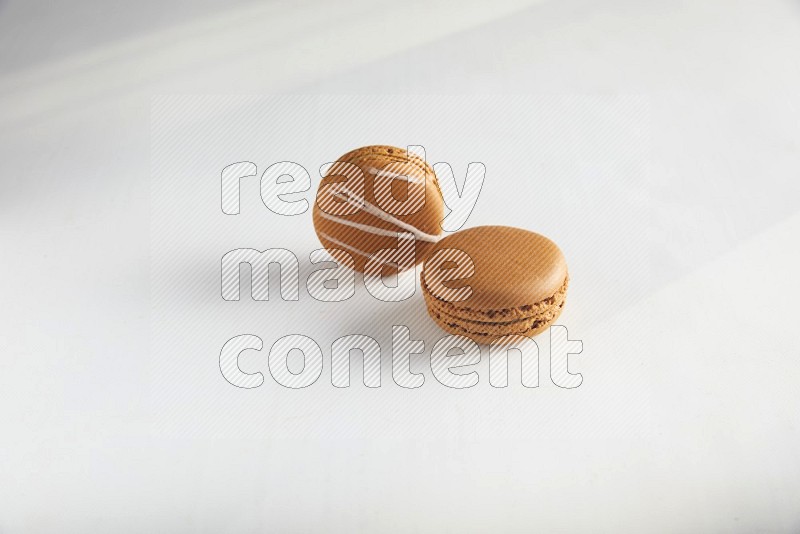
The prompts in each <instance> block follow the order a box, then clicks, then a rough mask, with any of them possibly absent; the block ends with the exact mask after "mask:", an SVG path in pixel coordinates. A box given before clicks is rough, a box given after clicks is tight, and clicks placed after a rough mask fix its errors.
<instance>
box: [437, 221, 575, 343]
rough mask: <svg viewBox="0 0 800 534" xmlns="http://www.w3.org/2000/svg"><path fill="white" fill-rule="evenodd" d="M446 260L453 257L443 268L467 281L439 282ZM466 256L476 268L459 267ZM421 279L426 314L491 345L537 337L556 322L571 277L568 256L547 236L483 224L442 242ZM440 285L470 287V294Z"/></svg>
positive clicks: (448, 329)
mask: <svg viewBox="0 0 800 534" xmlns="http://www.w3.org/2000/svg"><path fill="white" fill-rule="evenodd" d="M453 251H458V253H457V254H454V253H453ZM442 256H443V257H448V258H450V257H452V258H454V259H453V263H450V264H445V265H444V267H445V268H449V269H455V270H454V272H460V273H465V274H464V277H463V278H461V279H454V280H452V281H441V280H440V281H438V282H437V278H436V272H434V270H435V269H436V268H440V267H442V264H441V262H437V261H435V259H436V258H437V257H442ZM466 257H468V258H469V260H471V262H472V264H473V266H474V270H472V271H470V272H466V271H465V270H464V269H463V268H461V269H459V267H461V266H457V264H458V263H459V262H461V263H462V264H463V263H464V260H465V258H466ZM467 275H468V276H467ZM445 280H447V279H445ZM421 281H422V289H423V294H424V296H425V300H426V303H427V306H428V312H429V314H430V315H431V317H432V318H433V319H434V321H436V322H437V324H439V326H441V327H442V328H444V329H445V330H447V331H449V332H453V333H458V334H464V335H469V336H470V337H473V338H474V339H478V340H482V341H488V340H490V339H492V338H495V337H498V336H502V335H508V334H525V335H534V334H536V333H538V332H540V331H542V330H544V329H545V328H546V327H547V326H549V325H550V324H552V322H553V321H554V320H555V319H556V318H557V317H558V315H559V314H560V313H561V310H562V308H563V306H564V302H565V299H566V292H567V286H568V283H569V277H568V273H567V263H566V260H565V258H564V255H563V254H562V252H561V250H560V249H559V248H558V246H557V245H556V244H555V243H553V242H552V241H551V240H549V239H548V238H546V237H544V236H542V235H539V234H536V233H534V232H530V231H527V230H523V229H520V228H512V227H507V226H480V227H476V228H470V229H467V230H463V231H460V232H456V233H454V234H452V235H449V236H447V237H445V238H444V239H442V240H441V241H439V243H437V245H436V246H435V247H434V248H433V250H431V252H430V254H429V256H428V260H426V261H425V264H424V265H423V270H422V277H421ZM437 283H438V284H439V285H438V287H439V290H438V291H437V289H436V284H437ZM442 286H444V287H445V288H449V289H452V290H457V289H459V288H466V287H468V288H469V292H468V296H467V297H466V298H463V296H464V295H465V293H463V292H462V293H458V292H456V291H452V292H448V291H447V290H445V291H442V290H441V288H442ZM449 294H453V295H460V296H458V297H456V298H448V295H449Z"/></svg>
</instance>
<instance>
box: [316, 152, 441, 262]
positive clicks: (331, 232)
mask: <svg viewBox="0 0 800 534" xmlns="http://www.w3.org/2000/svg"><path fill="white" fill-rule="evenodd" d="M444 208H445V205H444V200H443V197H442V192H441V189H440V188H439V182H438V181H437V179H436V174H435V173H434V172H433V169H432V168H431V166H430V165H428V163H427V162H426V161H425V160H424V159H423V158H421V157H419V156H417V155H415V154H413V153H409V152H408V151H406V149H403V148H398V147H393V146H387V145H374V146H365V147H362V148H358V149H355V150H352V151H350V152H348V153H346V154H344V155H343V156H341V157H340V158H339V159H337V160H336V161H335V162H334V163H333V164H332V165H331V167H330V169H329V170H328V171H327V173H326V174H325V176H324V177H323V179H322V182H321V183H320V186H319V190H318V192H317V198H316V202H315V203H314V212H313V220H314V229H315V231H316V233H317V237H319V240H320V242H321V243H322V245H323V246H324V247H325V248H326V249H327V250H328V251H329V252H330V254H331V255H332V256H333V257H334V258H335V259H337V260H338V261H340V263H344V264H349V260H348V256H349V257H351V258H352V265H351V266H352V267H353V268H354V269H355V270H357V271H360V272H364V270H365V266H366V264H367V260H368V259H369V258H370V257H371V256H373V255H375V254H376V253H377V252H378V251H381V250H384V249H402V252H403V255H404V261H401V262H397V263H396V264H394V265H388V266H389V267H390V268H389V269H386V270H385V271H383V273H384V274H388V273H391V272H396V270H397V269H396V268H397V267H399V270H400V271H403V270H407V269H409V268H411V267H414V266H415V265H417V264H419V263H420V262H421V261H422V259H423V258H424V257H425V255H426V254H427V253H428V252H429V251H430V250H431V249H432V248H433V247H434V246H435V244H436V243H437V242H438V241H439V239H440V237H441V233H442V229H441V225H440V224H441V221H442V219H443V218H444ZM411 236H413V239H411ZM412 243H413V247H411V246H410V245H411V244H412ZM412 255H413V257H412ZM406 259H407V260H408V261H405V260H406ZM391 267H395V268H394V269H392V268H391Z"/></svg>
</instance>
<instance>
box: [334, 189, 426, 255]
mask: <svg viewBox="0 0 800 534" xmlns="http://www.w3.org/2000/svg"><path fill="white" fill-rule="evenodd" d="M339 189H340V192H337V193H335V195H336V196H338V197H339V198H341V199H342V200H344V201H345V202H347V203H348V204H350V205H352V206H357V207H359V208H361V209H363V210H364V211H366V212H367V213H369V214H370V215H372V216H374V217H377V218H378V219H381V220H382V221H386V222H388V223H391V224H394V225H395V226H398V227H400V228H402V229H403V230H405V231H407V232H411V233H412V234H414V237H415V238H417V239H419V240H420V241H427V242H429V243H437V242H438V241H439V240H440V239H441V236H438V235H433V234H427V233H425V232H423V231H422V230H420V229H419V228H417V227H416V226H414V225H411V224H408V223H407V222H405V221H401V220H400V219H398V218H397V217H394V216H392V215H390V214H388V213H386V212H385V211H383V210H382V209H380V208H379V207H377V206H375V205H373V204H370V203H369V202H367V201H366V199H363V198H361V197H359V196H357V195H356V194H355V193H353V192H352V191H351V190H350V189H348V188H347V187H346V186H344V185H342V186H340V188H339ZM342 193H347V194H346V195H343V194H342ZM362 203H363V204H362ZM320 212H322V213H324V212H323V211H322V210H320ZM337 222H338V221H337ZM348 222H351V221H348ZM353 224H357V223H353ZM361 226H365V227H369V228H372V229H375V230H384V229H383V228H377V227H374V226H369V225H361ZM354 227H355V226H354ZM355 228H357V227H355ZM362 230H363V229H362ZM364 231H369V230H364ZM373 233H376V232H373ZM381 235H383V234H381ZM395 235H396V234H395Z"/></svg>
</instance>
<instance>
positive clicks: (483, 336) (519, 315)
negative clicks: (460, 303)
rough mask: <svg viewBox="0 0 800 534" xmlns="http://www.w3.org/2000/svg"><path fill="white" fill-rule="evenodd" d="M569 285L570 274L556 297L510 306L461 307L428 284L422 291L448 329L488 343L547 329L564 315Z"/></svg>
mask: <svg viewBox="0 0 800 534" xmlns="http://www.w3.org/2000/svg"><path fill="white" fill-rule="evenodd" d="M568 285H569V278H566V279H565V280H564V283H563V285H562V287H561V288H560V289H559V291H557V292H556V293H555V294H554V295H553V296H552V297H549V298H547V299H545V300H544V301H542V302H538V303H534V304H531V305H527V306H521V307H518V308H514V309H506V310H484V311H481V310H471V309H466V310H465V309H462V310H459V308H458V307H456V306H455V305H454V304H453V303H448V302H445V301H443V300H440V299H437V298H436V297H435V296H433V295H432V294H431V293H430V292H429V291H427V288H426V287H425V286H424V284H423V291H422V293H423V295H424V296H425V302H426V304H427V308H428V314H429V315H430V316H431V318H432V319H433V320H434V322H436V324H437V325H439V327H440V328H442V329H443V330H445V331H446V332H448V333H451V334H458V335H462V336H466V337H468V338H470V339H472V340H474V341H476V342H478V343H482V344H488V343H491V342H493V341H495V340H497V339H499V338H501V337H503V336H507V335H512V334H513V335H523V336H527V337H533V336H536V335H538V334H540V333H542V332H544V331H545V330H546V329H547V328H549V327H550V326H551V325H552V324H553V323H554V322H555V321H556V320H557V319H558V317H559V316H560V315H561V311H562V310H563V309H564V304H565V302H566V295H567V287H568ZM531 311H533V313H532V312H531ZM464 312H467V313H464ZM476 317H478V318H477V319H476ZM506 317H508V318H510V320H509V319H506ZM492 319H494V320H492Z"/></svg>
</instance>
